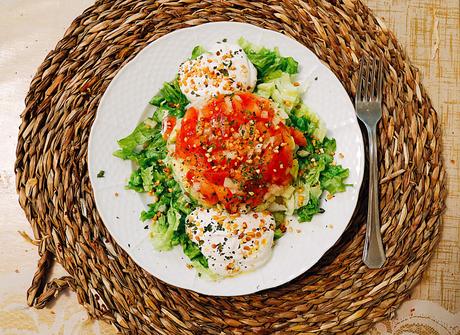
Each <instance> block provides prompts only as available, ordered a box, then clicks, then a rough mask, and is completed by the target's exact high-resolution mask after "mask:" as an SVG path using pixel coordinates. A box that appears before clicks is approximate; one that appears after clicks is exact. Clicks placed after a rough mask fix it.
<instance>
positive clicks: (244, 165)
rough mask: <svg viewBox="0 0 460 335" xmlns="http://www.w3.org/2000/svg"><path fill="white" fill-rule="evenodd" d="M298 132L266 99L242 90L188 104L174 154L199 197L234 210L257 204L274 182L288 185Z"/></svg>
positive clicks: (246, 208)
mask: <svg viewBox="0 0 460 335" xmlns="http://www.w3.org/2000/svg"><path fill="white" fill-rule="evenodd" d="M300 135H301V136H299V134H298V133H296V132H295V131H294V130H293V129H291V128H290V127H288V126H286V125H285V124H284V123H283V122H282V121H281V119H280V118H279V117H278V116H277V114H276V111H275V110H274V108H273V106H272V103H271V102H270V101H269V100H268V99H265V98H262V97H260V96H257V95H255V94H252V93H247V92H239V93H235V94H233V95H220V96H218V97H216V98H214V99H211V100H209V101H208V103H207V104H206V105H205V106H204V107H203V108H201V109H197V108H196V107H190V108H189V109H188V110H187V112H186V113H185V116H184V118H183V119H182V122H181V124H180V127H178V129H177V134H176V143H175V149H174V153H173V156H174V158H175V160H177V161H178V162H180V164H179V165H180V169H181V172H182V173H181V174H182V175H183V176H184V178H183V179H184V180H183V182H184V183H185V184H186V185H184V186H185V188H186V189H189V190H192V192H191V193H192V195H193V196H194V197H195V198H198V199H197V200H198V201H200V202H201V203H202V204H203V205H205V206H208V207H209V206H214V205H216V204H221V205H222V206H223V207H225V209H226V210H227V211H229V212H231V213H234V212H238V211H241V210H250V209H254V208H257V206H259V205H261V204H262V203H263V202H264V200H265V196H266V195H267V193H268V192H269V190H270V188H271V187H272V186H274V185H277V186H281V187H285V186H289V184H290V183H291V181H292V179H293V176H292V173H291V169H292V167H293V157H294V149H295V144H296V143H297V144H303V142H304V141H305V138H304V137H303V135H302V134H301V133H300ZM299 142H301V143H299Z"/></svg>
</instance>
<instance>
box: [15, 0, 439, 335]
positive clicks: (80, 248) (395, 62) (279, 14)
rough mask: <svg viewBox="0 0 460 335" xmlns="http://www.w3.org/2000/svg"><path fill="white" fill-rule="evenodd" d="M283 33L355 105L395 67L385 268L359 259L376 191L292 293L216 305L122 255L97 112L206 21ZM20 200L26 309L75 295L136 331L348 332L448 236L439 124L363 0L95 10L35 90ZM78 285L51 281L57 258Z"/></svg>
mask: <svg viewBox="0 0 460 335" xmlns="http://www.w3.org/2000/svg"><path fill="white" fill-rule="evenodd" d="M223 20H226V21H227V20H232V21H241V22H248V23H252V24H255V25H258V26H260V27H263V28H268V29H272V30H276V31H280V32H282V33H284V34H286V35H288V36H291V37H293V38H295V39H296V40H297V41H299V42H301V43H302V44H304V45H306V46H307V47H308V48H310V49H311V50H312V51H313V52H315V53H316V54H317V55H318V57H319V58H320V59H321V60H322V61H324V62H325V63H326V64H327V65H328V66H329V67H330V68H331V69H332V71H333V72H334V73H335V74H336V75H337V77H338V78H339V79H340V80H341V82H342V83H343V85H344V86H345V88H346V90H347V91H348V93H349V94H350V97H353V96H354V94H355V89H356V87H355V83H356V82H357V79H358V78H357V68H358V66H359V64H358V63H359V59H360V58H361V57H363V56H366V55H369V56H382V57H384V59H385V74H386V75H385V83H384V91H385V94H384V103H383V117H382V120H381V122H380V124H379V142H380V143H379V158H380V164H379V173H380V199H381V202H380V211H381V219H382V232H383V235H384V243H385V246H386V252H387V256H388V261H387V263H386V265H385V267H384V268H382V269H379V270H370V269H367V268H366V267H365V266H364V264H363V263H362V261H361V255H362V248H363V244H364V231H365V226H364V223H365V216H366V203H367V196H366V192H365V191H362V193H361V201H360V206H358V208H357V210H356V212H355V215H354V217H353V219H352V221H351V223H350V226H349V228H348V230H347V231H346V233H345V234H344V236H343V237H342V238H341V240H340V241H339V242H338V244H337V245H336V246H335V247H334V248H333V249H332V250H331V251H330V252H328V253H327V254H326V255H325V256H324V257H323V258H322V260H321V261H320V262H319V263H318V264H317V265H316V266H315V267H314V268H312V269H311V270H309V271H308V272H307V273H305V274H304V275H302V276H300V277H299V278H297V279H296V280H294V281H292V282H291V283H288V284H286V285H283V286H282V287H279V288H276V289H271V290H268V291H264V292H260V293H257V294H252V295H247V296H241V297H227V298H217V297H209V296H203V295H199V294H196V293H194V292H190V291H187V290H183V289H178V288H175V287H172V286H169V285H167V284H165V283H163V282H161V281H159V280H157V279H156V278H154V277H153V276H151V275H149V274H148V273H146V272H145V271H143V270H142V269H141V268H139V267H138V266H137V265H136V264H135V263H134V262H133V261H132V260H131V259H130V257H129V256H128V255H127V254H126V253H125V252H124V251H123V250H122V249H121V248H120V247H118V246H117V245H116V243H115V242H114V241H113V240H112V239H111V237H110V235H109V234H108V232H107V230H106V229H105V227H104V225H103V223H102V221H101V219H100V218H99V215H98V212H97V210H96V208H95V204H94V198H93V193H92V191H91V184H90V181H89V177H88V168H87V145H88V136H89V133H90V129H91V124H92V122H93V120H94V117H95V114H96V109H97V106H98V102H99V100H100V98H101V96H102V95H103V93H104V91H105V89H106V88H107V86H108V84H109V83H110V81H111V80H112V78H113V77H114V76H115V75H116V73H117V71H118V70H120V69H121V68H122V67H123V65H125V64H126V63H127V62H128V61H129V60H130V59H132V58H133V57H134V56H135V55H136V54H137V53H138V52H139V51H140V50H141V49H142V48H144V47H145V46H146V45H147V44H149V43H150V42H152V41H154V40H156V39H157V38H159V37H161V36H163V35H165V34H167V33H169V32H171V31H174V30H176V29H180V28H184V27H188V26H193V25H198V24H201V23H205V22H209V21H223ZM15 168H16V174H17V189H18V192H19V201H20V204H21V206H22V208H23V209H24V211H25V213H26V215H27V218H28V220H29V221H30V223H31V225H32V227H33V231H34V234H35V238H36V239H38V240H39V241H40V243H39V254H40V256H41V258H40V261H39V263H38V269H37V272H36V275H35V277H34V279H33V282H32V287H31V288H30V289H29V291H28V302H29V304H30V305H32V306H35V307H37V308H41V307H44V306H45V305H46V304H47V303H48V302H49V301H51V300H52V299H53V298H54V297H55V296H57V294H58V293H59V292H60V291H61V290H63V289H65V288H66V287H70V288H71V289H72V290H74V291H75V292H76V293H77V295H78V300H79V303H80V304H83V305H84V306H85V307H86V308H87V310H88V312H89V314H90V315H91V316H93V317H95V318H100V319H103V320H106V321H108V322H111V323H112V324H113V325H114V326H115V327H116V328H117V329H119V330H120V331H121V332H123V333H132V334H152V333H158V334H196V333H200V334H201V333H209V334H220V333H222V332H223V333H227V334H243V333H258V334H269V333H280V334H290V333H295V334H297V333H309V332H312V333H319V334H330V333H340V334H351V333H362V332H364V331H366V330H367V329H368V328H369V327H370V326H371V324H372V323H374V322H378V321H381V320H383V319H386V318H388V317H391V316H392V314H393V312H394V311H395V309H396V308H397V307H398V306H399V305H400V304H401V302H402V301H403V300H404V299H405V298H407V297H408V296H409V294H410V290H411V288H412V287H413V286H414V285H415V284H416V283H417V282H418V281H419V280H420V277H421V274H422V272H423V270H424V269H425V268H426V266H427V262H428V260H429V258H430V256H431V254H432V252H433V248H434V247H435V245H436V242H437V240H438V237H439V224H440V215H441V213H442V211H443V209H444V199H445V196H446V189H445V179H446V178H445V170H444V168H443V162H442V158H441V143H440V124H439V121H438V118H437V115H436V112H435V110H434V109H433V108H432V106H431V103H430V100H429V98H428V97H427V95H426V93H425V91H424V89H423V87H422V85H421V84H420V74H419V73H418V71H417V69H416V68H414V67H413V66H412V65H411V64H410V62H409V61H408V60H407V58H406V56H405V54H404V52H403V51H402V50H401V47H400V46H399V44H398V43H397V41H396V39H395V36H394V35H393V33H392V32H390V31H388V30H387V29H386V28H385V26H384V25H383V24H382V23H381V22H379V20H378V19H377V18H375V17H374V16H373V15H372V13H371V12H370V10H369V9H368V8H367V7H366V6H365V5H363V4H362V3H361V2H359V1H354V0H342V1H338V0H336V1H330V2H328V1H324V0H308V1H307V0H305V1H301V0H291V1H289V0H283V1H245V0H220V1H211V0H207V1H199V0H183V1H174V0H171V1H169V0H158V1H144V0H141V1H129V0H125V1H114V2H112V1H107V0H102V1H98V2H97V3H96V4H95V5H93V6H92V7H90V8H88V9H87V10H86V11H85V12H84V13H83V14H82V15H80V16H79V17H78V18H77V19H75V21H74V22H73V23H72V24H71V26H70V27H69V28H68V30H67V31H66V33H65V36H64V37H63V39H62V40H61V41H60V42H59V43H58V44H57V45H56V47H55V49H54V50H53V51H51V52H50V53H49V54H48V56H47V57H46V59H45V60H44V62H43V64H42V65H41V66H40V68H39V69H38V71H37V73H36V75H35V77H34V78H33V80H32V83H31V86H30V91H29V93H28V94H27V97H26V109H25V111H24V112H23V114H22V124H21V126H20V131H19V143H18V147H17V161H16V167H15ZM54 260H56V261H57V262H59V263H61V264H62V265H63V266H64V268H65V269H66V270H67V271H68V273H69V276H66V277H63V278H59V279H54V280H51V281H50V282H48V283H47V280H48V279H47V275H48V272H49V268H50V266H51V265H52V263H53V261H54Z"/></svg>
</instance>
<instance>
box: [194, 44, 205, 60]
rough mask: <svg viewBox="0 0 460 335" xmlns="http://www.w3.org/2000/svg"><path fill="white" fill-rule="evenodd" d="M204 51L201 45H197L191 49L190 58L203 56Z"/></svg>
mask: <svg viewBox="0 0 460 335" xmlns="http://www.w3.org/2000/svg"><path fill="white" fill-rule="evenodd" d="M205 52H207V51H206V49H205V48H203V47H202V46H201V45H197V46H196V47H194V48H193V50H192V57H191V59H197V58H198V57H199V56H201V55H202V54H204V53H205Z"/></svg>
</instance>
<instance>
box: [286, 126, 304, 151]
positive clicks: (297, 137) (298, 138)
mask: <svg viewBox="0 0 460 335" xmlns="http://www.w3.org/2000/svg"><path fill="white" fill-rule="evenodd" d="M289 130H290V131H291V135H292V137H293V138H294V142H295V144H297V145H298V146H299V147H303V146H306V145H307V139H306V138H305V136H304V134H303V133H302V132H301V131H300V130H298V129H295V128H294V127H290V128H289Z"/></svg>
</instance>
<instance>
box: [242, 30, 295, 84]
mask: <svg viewBox="0 0 460 335" xmlns="http://www.w3.org/2000/svg"><path fill="white" fill-rule="evenodd" d="M238 44H239V45H240V46H241V48H243V50H244V52H245V53H246V55H247V56H248V58H249V60H250V61H251V63H252V64H254V66H255V68H256V69H257V78H258V81H259V82H265V81H267V80H270V79H271V77H270V75H273V74H274V73H276V74H277V75H278V74H280V73H282V72H285V73H288V74H295V73H297V72H298V71H299V63H297V61H296V60H295V59H294V58H292V57H282V56H281V55H280V53H279V50H278V48H274V49H273V50H270V49H267V48H264V47H258V46H255V45H254V44H252V43H249V42H248V41H246V40H245V39H244V38H243V37H241V38H240V39H239V40H238Z"/></svg>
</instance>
